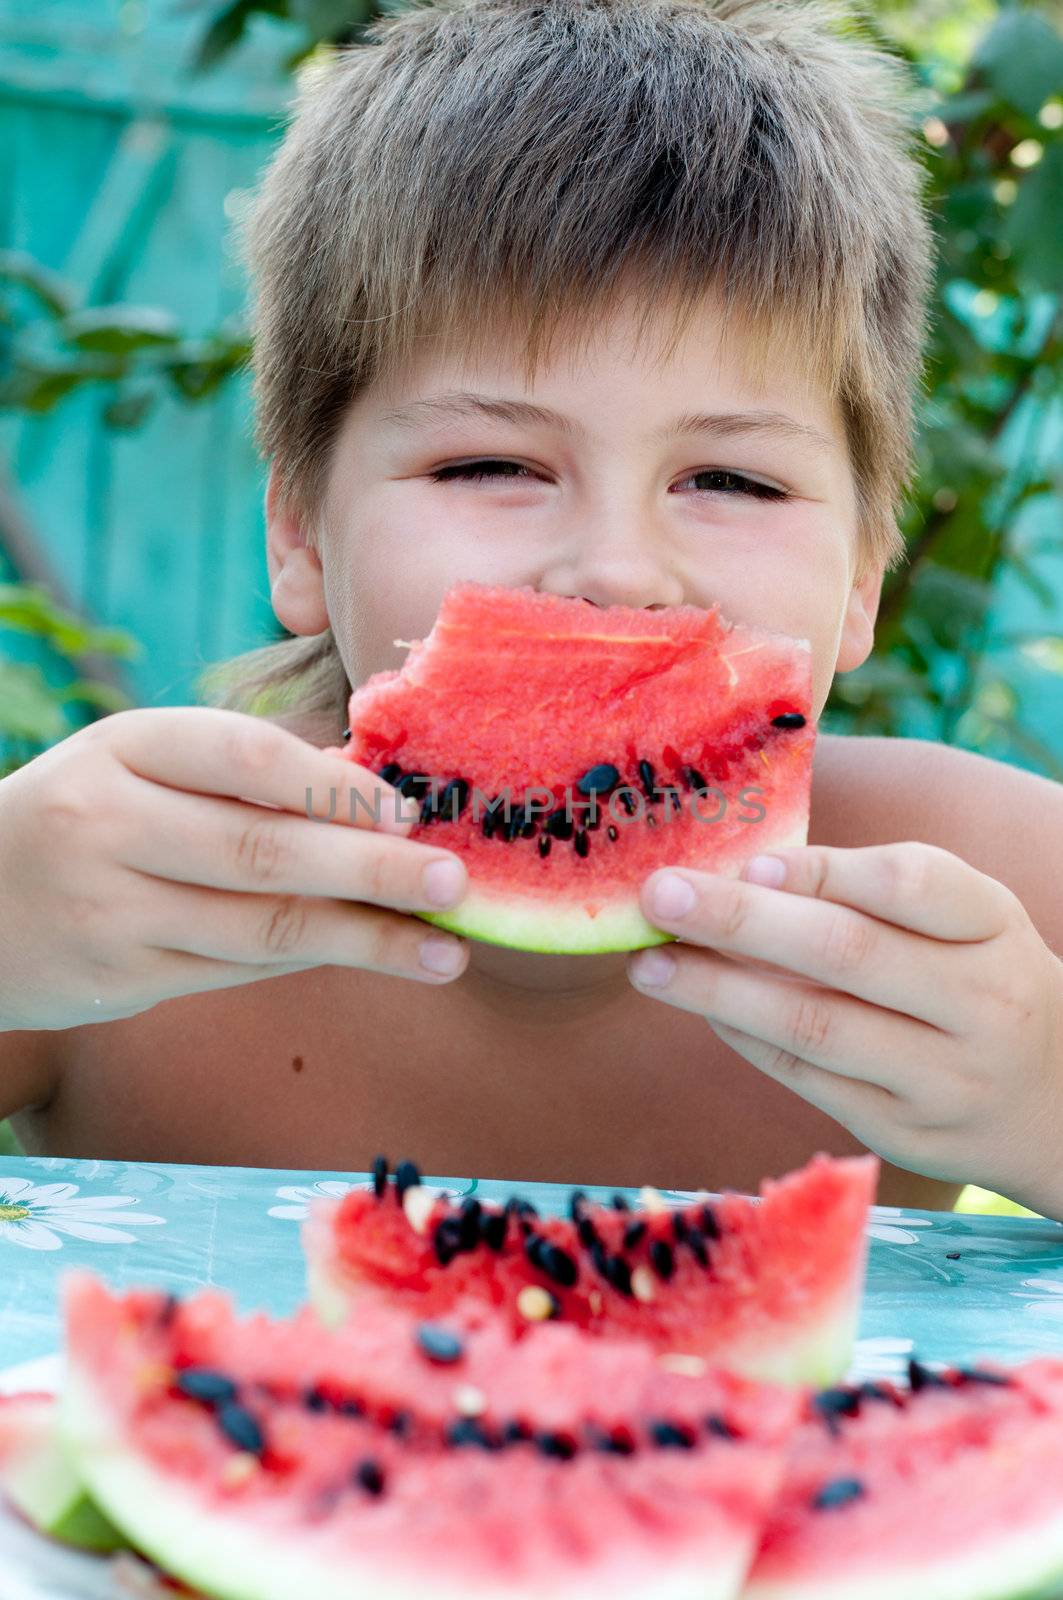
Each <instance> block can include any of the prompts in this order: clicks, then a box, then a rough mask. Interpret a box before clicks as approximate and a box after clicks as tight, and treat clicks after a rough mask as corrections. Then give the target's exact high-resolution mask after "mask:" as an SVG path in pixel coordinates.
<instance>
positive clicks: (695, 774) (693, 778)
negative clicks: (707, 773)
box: [683, 767, 709, 794]
mask: <svg viewBox="0 0 1063 1600" xmlns="http://www.w3.org/2000/svg"><path fill="white" fill-rule="evenodd" d="M683 776H684V778H685V779H686V781H687V783H688V784H689V785H690V787H691V788H692V789H693V790H694V793H695V794H701V793H702V792H703V791H704V790H705V789H707V788H708V787H709V786H708V784H707V783H706V782H705V779H704V778H703V777H702V776H701V773H700V772H699V771H698V769H697V767H687V769H686V771H685V773H684V774H683Z"/></svg>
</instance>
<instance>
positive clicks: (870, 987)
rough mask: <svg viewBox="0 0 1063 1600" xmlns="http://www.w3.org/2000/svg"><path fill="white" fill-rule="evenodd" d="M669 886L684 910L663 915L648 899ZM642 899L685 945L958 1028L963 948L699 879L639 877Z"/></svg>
mask: <svg viewBox="0 0 1063 1600" xmlns="http://www.w3.org/2000/svg"><path fill="white" fill-rule="evenodd" d="M674 878H679V879H681V880H682V881H683V883H684V884H686V885H688V886H689V889H690V898H691V906H690V910H689V911H687V912H686V913H685V914H683V915H675V914H673V915H671V916H668V915H663V914H662V913H661V911H660V910H658V909H657V907H658V904H659V901H658V898H657V895H658V891H659V889H660V888H661V887H662V885H663V886H664V889H665V892H666V893H669V892H670V880H672V879H674ZM643 893H644V897H645V905H646V910H647V915H649V916H650V918H651V920H652V921H654V922H655V923H656V925H657V926H658V927H660V928H664V929H665V930H666V931H667V932H669V933H676V934H678V936H679V937H680V938H681V939H683V940H685V941H686V942H688V943H690V944H695V945H698V946H708V947H710V948H711V949H714V950H724V951H727V952H729V953H733V954H735V955H740V956H748V957H750V958H751V959H754V960H758V961H765V962H769V963H771V965H773V966H776V967H781V968H783V969H785V970H786V971H788V972H794V973H800V974H801V976H802V977H806V978H814V979H815V980H816V982H817V983H823V984H827V985H829V987H830V988H832V989H838V990H841V991H844V992H845V993H846V994H851V995H856V996H858V997H859V998H860V999H863V1000H869V1001H871V1002H872V1003H873V1004H875V1005H880V1006H888V1007H889V1008H890V1009H891V1010H892V1011H897V1012H902V1013H903V1014H904V1015H906V1016H911V1017H919V1018H920V1019H922V1020H923V1021H925V1022H929V1023H932V1024H933V1025H934V1026H935V1027H938V1028H952V1027H958V1026H960V1025H962V1023H963V1021H964V1019H965V1017H966V1015H967V1011H968V1009H969V999H968V997H967V991H968V989H969V987H970V960H971V956H970V949H969V947H968V946H967V945H949V944H945V943H941V942H939V941H936V940H933V939H928V938H925V937H924V936H923V935H921V934H917V933H911V932H909V931H908V930H907V929H901V928H897V927H892V926H891V925H890V924H889V923H887V922H880V921H879V920H878V919H877V918H875V917H872V916H866V915H865V914H864V913H863V912H862V911H854V910H852V909H851V908H850V907H849V906H845V905H838V904H836V903H829V902H827V901H824V900H817V899H806V898H804V897H802V896H801V895H800V894H794V895H790V894H785V895H784V894H780V892H779V891H778V890H776V889H768V888H762V887H761V886H760V885H759V884H755V883H745V882H743V881H741V880H740V879H738V878H725V877H721V876H718V875H716V874H713V873H707V872H693V871H683V872H673V870H672V869H670V868H668V869H663V870H662V871H661V872H659V873H654V874H653V875H652V876H651V877H650V878H648V879H647V881H646V884H645V885H644V890H643ZM665 903H666V904H678V901H677V900H671V901H666V902H665Z"/></svg>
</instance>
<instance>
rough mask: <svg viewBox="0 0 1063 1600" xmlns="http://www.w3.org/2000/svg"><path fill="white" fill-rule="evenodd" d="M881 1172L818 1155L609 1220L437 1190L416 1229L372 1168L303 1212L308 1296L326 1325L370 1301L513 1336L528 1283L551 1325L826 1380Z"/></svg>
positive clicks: (578, 1207)
mask: <svg viewBox="0 0 1063 1600" xmlns="http://www.w3.org/2000/svg"><path fill="white" fill-rule="evenodd" d="M878 1169H879V1163H878V1160H877V1158H876V1157H875V1156H871V1155H868V1156H855V1157H846V1158H844V1159H834V1158H832V1157H830V1156H826V1155H818V1156H816V1157H814V1159H813V1160H812V1161H810V1162H809V1163H808V1165H807V1166H805V1167H802V1168H801V1169H800V1170H799V1171H797V1172H792V1173H789V1174H787V1175H786V1176H785V1177H783V1178H778V1179H770V1178H769V1179H767V1180H765V1182H764V1183H763V1184H762V1185H761V1191H760V1199H759V1200H758V1199H752V1198H749V1197H747V1196H745V1195H740V1194H724V1195H722V1196H720V1197H719V1198H717V1199H713V1200H711V1201H696V1202H693V1203H692V1204H690V1205H686V1206H682V1207H680V1208H678V1209H677V1210H675V1211H665V1210H663V1209H661V1210H656V1209H655V1210H649V1211H644V1212H638V1213H627V1212H619V1211H617V1210H615V1209H611V1208H609V1207H604V1206H594V1205H589V1204H587V1203H585V1202H583V1203H581V1202H580V1200H579V1198H578V1191H576V1194H577V1198H576V1200H575V1202H574V1206H573V1209H572V1215H571V1216H570V1217H568V1218H562V1217H540V1216H537V1215H534V1212H533V1208H528V1209H525V1210H524V1211H523V1212H522V1211H521V1210H520V1206H521V1204H522V1202H520V1201H519V1200H518V1201H511V1202H510V1203H509V1207H508V1209H506V1208H502V1207H500V1206H497V1205H492V1204H490V1203H488V1202H487V1201H484V1202H483V1203H482V1204H481V1203H480V1202H479V1201H477V1200H475V1199H473V1200H466V1201H463V1202H459V1203H453V1202H451V1201H450V1200H448V1199H447V1198H446V1197H443V1196H440V1197H439V1198H437V1199H436V1201H435V1203H434V1204H433V1205H432V1206H431V1208H430V1210H428V1211H427V1212H426V1213H425V1214H424V1215H418V1214H417V1211H416V1209H414V1210H413V1212H412V1214H413V1215H414V1219H415V1223H416V1226H415V1225H414V1223H411V1221H410V1214H411V1207H410V1204H409V1189H408V1184H407V1183H406V1182H404V1183H403V1184H395V1183H386V1184H385V1183H382V1182H381V1181H380V1173H379V1164H378V1179H377V1183H376V1187H375V1189H374V1190H366V1189H354V1190H352V1191H351V1192H350V1193H349V1194H347V1195H345V1196H344V1197H343V1199H342V1200H340V1201H320V1202H318V1203H317V1204H316V1205H315V1206H314V1207H313V1208H312V1210H311V1215H310V1217H309V1219H308V1221H307V1222H306V1224H305V1225H304V1228H303V1248H304V1253H305V1255H306V1259H307V1278H308V1285H309V1292H310V1298H311V1301H312V1303H313V1304H314V1305H315V1306H316V1307H317V1309H318V1312H319V1314H320V1315H321V1316H322V1317H323V1318H324V1319H325V1320H327V1321H330V1322H332V1323H336V1322H341V1321H342V1320H344V1318H346V1317H347V1316H348V1315H353V1316H355V1317H357V1316H358V1315H360V1313H361V1309H362V1307H363V1306H365V1305H367V1304H371V1303H372V1302H374V1301H379V1300H384V1301H387V1302H390V1303H392V1304H396V1305H401V1306H405V1307H406V1308H408V1309H410V1310H418V1309H419V1311H420V1314H421V1315H423V1316H429V1317H435V1316H448V1317H460V1318H463V1319H470V1318H472V1319H475V1318H476V1317H478V1316H482V1315H485V1314H493V1313H494V1312H495V1311H496V1310H497V1309H499V1308H501V1309H502V1310H504V1312H505V1313H506V1315H507V1317H508V1319H509V1322H510V1325H511V1327H512V1328H513V1329H514V1331H515V1332H516V1333H517V1334H518V1335H519V1334H520V1332H521V1331H522V1330H524V1329H526V1328H527V1327H528V1326H529V1325H530V1324H529V1321H528V1320H527V1315H526V1312H531V1313H532V1314H533V1315H541V1314H542V1311H543V1309H544V1307H545V1305H546V1302H543V1301H541V1300H540V1301H538V1302H537V1305H538V1310H536V1309H535V1304H532V1305H531V1306H524V1308H523V1309H522V1299H521V1297H522V1295H523V1294H524V1293H525V1291H526V1290H528V1289H529V1288H533V1287H534V1288H538V1289H540V1290H545V1291H546V1292H547V1293H548V1294H549V1296H550V1297H551V1302H552V1305H551V1311H552V1315H553V1318H554V1319H557V1320H560V1321H562V1322H572V1323H575V1324H576V1325H577V1326H578V1327H580V1328H586V1329H588V1330H589V1331H591V1332H593V1333H596V1334H600V1335H602V1336H603V1337H606V1338H608V1337H621V1338H623V1337H629V1336H637V1337H640V1338H643V1339H648V1340H649V1341H650V1342H651V1343H652V1344H653V1346H654V1347H655V1348H656V1349H658V1350H661V1351H673V1352H679V1353H684V1354H688V1355H695V1356H702V1357H707V1358H709V1359H711V1360H712V1361H713V1362H715V1363H717V1364H719V1365H722V1366H726V1367H729V1368H731V1369H732V1370H735V1371H739V1372H743V1373H746V1374H748V1375H750V1376H752V1377H756V1378H761V1379H765V1380H768V1381H776V1382H783V1383H790V1382H793V1383H796V1382H814V1383H829V1382H831V1381H832V1380H834V1379H835V1378H837V1377H839V1376H841V1374H842V1373H843V1372H844V1371H845V1369H846V1367H847V1366H848V1364H849V1361H850V1359H851V1354H852V1346H853V1338H854V1335H855V1331H856V1322H857V1317H858V1314H859V1305H860V1295H861V1290H862V1286H863V1274H864V1267H865V1262H866V1251H867V1245H866V1231H865V1230H866V1223H867V1217H868V1208H869V1206H870V1205H871V1202H872V1200H873V1198H874V1190H875V1184H876V1181H877V1177H878ZM413 1170H414V1171H416V1169H413ZM408 1172H409V1166H408V1164H407V1173H406V1174H404V1178H405V1179H408ZM377 1190H379V1191H380V1192H379V1193H378V1192H377ZM404 1197H405V1204H404ZM418 1229H420V1230H421V1231H418Z"/></svg>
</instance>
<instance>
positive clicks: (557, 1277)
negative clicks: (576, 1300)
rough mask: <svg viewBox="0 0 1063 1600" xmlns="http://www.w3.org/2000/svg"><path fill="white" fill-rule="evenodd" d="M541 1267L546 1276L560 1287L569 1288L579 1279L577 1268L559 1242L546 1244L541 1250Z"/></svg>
mask: <svg viewBox="0 0 1063 1600" xmlns="http://www.w3.org/2000/svg"><path fill="white" fill-rule="evenodd" d="M540 1260H541V1263H542V1269H543V1271H544V1272H545V1273H546V1275H547V1277H548V1278H552V1279H553V1281H554V1282H555V1283H559V1284H560V1285H561V1287H562V1289H571V1288H572V1285H573V1284H574V1283H576V1282H577V1281H578V1279H579V1268H578V1267H577V1265H576V1263H575V1261H574V1260H573V1258H572V1257H571V1256H570V1255H569V1253H568V1251H567V1250H562V1248H561V1246H560V1245H559V1244H547V1245H546V1248H545V1249H544V1250H543V1251H542V1252H541V1256H540Z"/></svg>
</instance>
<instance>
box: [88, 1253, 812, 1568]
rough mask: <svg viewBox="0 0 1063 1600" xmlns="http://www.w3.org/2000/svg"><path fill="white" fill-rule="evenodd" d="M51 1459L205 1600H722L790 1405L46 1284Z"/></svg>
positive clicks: (745, 1385) (444, 1336)
mask: <svg viewBox="0 0 1063 1600" xmlns="http://www.w3.org/2000/svg"><path fill="white" fill-rule="evenodd" d="M64 1291H65V1312H66V1338H67V1376H66V1381H65V1387H64V1392H63V1398H62V1413H61V1414H62V1427H63V1432H64V1439H65V1444H66V1448H67V1449H68V1450H69V1452H70V1454H71V1456H72V1459H73V1460H74V1463H75V1466H76V1469H77V1470H78V1472H79V1473H80V1474H81V1475H82V1477H83V1479H84V1482H85V1483H86V1485H87V1486H88V1488H89V1489H90V1491H91V1492H92V1494H93V1496H94V1498H95V1499H96V1500H97V1501H98V1503H99V1504H100V1505H101V1506H102V1507H104V1508H105V1510H106V1512H107V1514H108V1515H109V1516H111V1517H112V1518H113V1520H114V1521H115V1523H116V1524H117V1525H118V1526H119V1527H120V1528H122V1529H123V1530H124V1531H125V1533H126V1534H127V1535H128V1536H129V1538H130V1540H131V1542H132V1543H133V1544H134V1546H135V1547H137V1548H138V1549H141V1550H143V1551H146V1552H147V1553H148V1554H149V1555H151V1556H152V1557H153V1558H154V1559H155V1560H156V1561H157V1562H158V1563H159V1564H160V1565H161V1566H162V1567H163V1568H164V1569H165V1570H166V1571H168V1572H170V1573H173V1574H175V1575H177V1576H178V1577H179V1578H181V1579H183V1580H184V1581H185V1582H186V1583H189V1584H193V1585H196V1586H197V1587H198V1588H200V1589H202V1590H203V1591H204V1592H205V1593H206V1594H209V1595H214V1596H221V1597H224V1600H295V1597H297V1596H306V1597H308V1600H365V1596H367V1595H371V1594H375V1593H380V1594H386V1595H388V1596H389V1600H474V1597H475V1596H483V1597H484V1600H487V1597H490V1600H506V1597H509V1596H513V1597H518V1596H520V1597H523V1596H528V1597H530V1596H532V1595H534V1596H536V1597H537V1600H538V1597H541V1596H542V1595H544V1594H550V1595H552V1596H557V1597H558V1600H589V1597H590V1596H592V1595H598V1594H609V1595H615V1596H618V1597H631V1600H635V1597H637V1600H728V1597H730V1596H733V1595H735V1594H736V1593H737V1592H738V1590H739V1589H740V1587H741V1583H742V1580H743V1578H744V1576H745V1573H746V1571H747V1570H748V1566H749V1562H750V1559H751V1557H752V1554H753V1551H754V1549H755V1546H756V1542H757V1539H758V1536H759V1532H760V1529H761V1528H762V1526H763V1523H764V1519H765V1517H766V1515H767V1511H768V1507H769V1504H770V1501H771V1498H772V1496H773V1494H774V1492H775V1490H776V1488H777V1485H778V1483H779V1480H780V1476H781V1471H782V1465H783V1450H784V1447H785V1442H786V1440H787V1438H788V1436H789V1434H790V1432H791V1431H792V1428H793V1426H794V1423H795V1421H796V1418H797V1413H798V1409H799V1405H800V1396H799V1395H798V1394H797V1393H796V1392H794V1391H790V1390H784V1389H776V1388H769V1387H765V1386H760V1385H756V1384H753V1383H750V1382H748V1381H746V1380H744V1379H741V1378H737V1377H733V1376H728V1375H726V1374H719V1373H717V1374H712V1373H703V1374H701V1375H698V1376H693V1375H689V1374H682V1373H678V1372H675V1371H668V1370H665V1369H664V1368H662V1366H661V1364H660V1363H659V1360H658V1358H657V1357H656V1355H655V1354H654V1352H653V1351H652V1350H651V1349H650V1347H649V1346H648V1345H646V1344H644V1343H642V1342H640V1341H628V1342H626V1343H621V1342H619V1341H617V1342H615V1343H611V1344H608V1343H604V1342H602V1341H599V1340H592V1339H588V1338H587V1337H586V1335H584V1334H583V1333H581V1332H580V1331H579V1330H578V1329H576V1328H573V1327H562V1326H546V1327H542V1328H540V1329H538V1330H536V1332H535V1333H534V1334H533V1335H532V1336H531V1337H526V1338H524V1339H522V1340H520V1341H514V1340H513V1339H512V1337H511V1335H510V1332H509V1330H508V1328H507V1327H506V1326H505V1324H504V1323H503V1321H502V1320H501V1319H496V1321H495V1323H494V1324H493V1325H486V1324H485V1326H483V1327H482V1328H480V1329H478V1330H475V1331H467V1332H459V1331H456V1330H455V1329H454V1328H452V1327H448V1326H446V1325H445V1324H442V1323H439V1322H435V1323H433V1322H425V1321H421V1320H419V1319H417V1318H411V1317H409V1316H407V1315H406V1314H405V1313H402V1312H399V1311H396V1310H394V1309H391V1308H385V1307H377V1308H376V1309H375V1311H372V1312H370V1311H367V1312H366V1313H365V1315H364V1316H363V1317H361V1318H360V1319H359V1321H358V1324H357V1326H356V1327H355V1326H350V1327H347V1328H344V1329H342V1330H340V1331H338V1332H337V1331H330V1330H328V1329H325V1328H323V1327H322V1325H321V1324H320V1323H319V1322H318V1320H317V1318H316V1317H315V1316H314V1315H313V1313H312V1312H311V1311H310V1310H309V1309H308V1308H305V1307H304V1308H303V1309H302V1310H300V1311H299V1312H298V1313H297V1314H296V1316H295V1317H294V1318H292V1319H291V1320H290V1321H283V1322H282V1321H271V1320H270V1319H269V1318H267V1317H265V1316H263V1315H256V1316H252V1317H250V1318H247V1319H245V1320H239V1319H238V1318H237V1317H236V1316H235V1315H234V1312H233V1308H232V1306H231V1304H230V1302H229V1300H228V1299H227V1297H226V1296H224V1295H222V1294H220V1293H218V1292H217V1291H212V1290H208V1291H203V1292H201V1293H199V1294H196V1295H195V1296H193V1297H191V1298H189V1299H188V1300H186V1301H185V1302H183V1303H178V1302H176V1301H175V1300H174V1299H173V1298H172V1297H168V1296H164V1295H163V1294H162V1293H161V1292H159V1291H156V1290H148V1289H143V1290H130V1291H128V1292H125V1293H123V1294H112V1293H111V1292H110V1291H109V1290H108V1289H107V1288H106V1287H105V1286H104V1285H103V1284H102V1283H100V1282H99V1281H98V1280H97V1279H96V1278H95V1277H93V1276H92V1275H91V1274H89V1273H86V1272H79V1273H75V1274H68V1275H67V1279H66V1282H65V1285H64Z"/></svg>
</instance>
